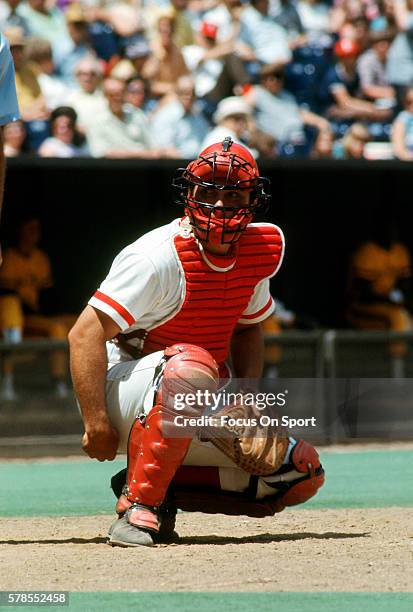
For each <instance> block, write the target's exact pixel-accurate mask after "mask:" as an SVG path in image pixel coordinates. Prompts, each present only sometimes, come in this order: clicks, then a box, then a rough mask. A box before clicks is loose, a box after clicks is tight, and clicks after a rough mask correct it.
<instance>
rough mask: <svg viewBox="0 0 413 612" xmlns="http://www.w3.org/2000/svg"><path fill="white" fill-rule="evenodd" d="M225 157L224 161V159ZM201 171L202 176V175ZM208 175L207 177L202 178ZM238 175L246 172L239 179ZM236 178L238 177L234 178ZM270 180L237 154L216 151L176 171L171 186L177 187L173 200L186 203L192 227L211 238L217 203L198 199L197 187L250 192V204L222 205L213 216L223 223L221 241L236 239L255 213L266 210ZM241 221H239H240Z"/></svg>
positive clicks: (229, 241) (183, 204) (215, 219)
mask: <svg viewBox="0 0 413 612" xmlns="http://www.w3.org/2000/svg"><path fill="white" fill-rule="evenodd" d="M223 157H224V161H223V159H222V158H223ZM197 170H198V173H199V174H200V175H201V176H199V175H198V174H197ZM202 174H205V175H206V176H205V178H204V177H202ZM234 174H235V175H241V176H242V175H244V176H246V178H242V179H238V178H236V177H234ZM234 179H236V180H234ZM269 185H270V181H269V180H268V179H267V178H265V177H262V176H257V175H256V168H254V166H253V165H252V164H251V163H250V162H249V161H248V160H245V159H244V158H243V157H241V156H239V155H237V154H236V153H229V154H226V152H223V153H217V152H216V151H215V152H213V153H211V154H209V155H200V156H199V158H198V159H196V160H195V161H194V162H192V163H191V164H190V165H189V166H188V167H187V168H178V169H177V170H176V172H175V175H174V178H173V181H172V187H173V188H174V190H175V194H176V195H175V198H174V203H175V204H179V205H181V206H184V207H185V209H186V214H187V215H188V217H189V219H190V223H191V225H192V227H193V228H194V229H195V230H197V231H198V232H202V233H203V234H205V238H204V239H205V240H208V236H209V232H210V230H211V225H212V220H213V219H212V213H213V212H214V211H216V207H215V204H211V203H209V202H204V201H202V200H198V199H195V197H194V195H195V194H194V191H195V187H197V186H198V187H202V188H204V189H214V190H217V191H233V190H241V191H247V190H248V191H250V203H249V204H248V205H247V206H222V207H219V213H220V216H219V217H218V216H217V215H216V214H215V215H214V224H215V225H217V223H218V224H221V226H222V233H221V243H222V244H231V243H232V242H236V241H237V240H238V239H239V238H240V236H241V233H242V232H243V231H244V230H245V228H246V227H247V225H248V223H250V222H251V220H252V216H253V215H254V214H255V213H256V212H257V211H258V210H262V209H266V208H267V206H268V203H269V201H270V199H271V195H270V194H269V193H268V192H267V191H266V188H268V187H269ZM237 222H238V223H237Z"/></svg>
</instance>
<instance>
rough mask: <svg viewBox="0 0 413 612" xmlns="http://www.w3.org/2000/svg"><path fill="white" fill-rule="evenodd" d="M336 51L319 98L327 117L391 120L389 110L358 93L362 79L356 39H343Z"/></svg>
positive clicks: (339, 119)
mask: <svg viewBox="0 0 413 612" xmlns="http://www.w3.org/2000/svg"><path fill="white" fill-rule="evenodd" d="M334 51H335V55H336V58H337V59H338V61H337V63H336V64H335V66H332V67H331V68H329V69H328V70H327V72H326V74H325V75H324V78H323V79H322V82H321V85H320V100H321V102H322V104H323V106H324V108H325V112H326V113H327V116H328V117H330V118H332V119H336V120H338V121H341V120H350V121H351V120H356V119H362V120H363V119H367V120H371V121H386V120H387V119H389V118H390V116H391V111H390V110H389V109H379V108H377V107H376V106H375V105H374V104H373V103H372V102H368V101H366V100H362V99H361V98H360V96H359V86H360V82H359V77H358V74H357V70H356V66H357V58H358V55H359V53H360V47H359V45H358V44H357V43H356V42H355V41H353V40H350V39H342V40H339V41H338V42H337V43H336V45H335V47H334Z"/></svg>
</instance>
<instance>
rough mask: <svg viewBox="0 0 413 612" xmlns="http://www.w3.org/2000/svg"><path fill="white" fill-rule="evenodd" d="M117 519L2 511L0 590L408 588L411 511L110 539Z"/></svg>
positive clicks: (344, 513)
mask: <svg viewBox="0 0 413 612" xmlns="http://www.w3.org/2000/svg"><path fill="white" fill-rule="evenodd" d="M112 518H113V517H110V516H94V517H57V518H56V517H53V518H30V519H27V518H20V519H7V518H6V519H5V518H3V519H2V538H1V541H0V559H1V561H0V584H1V589H3V590H15V589H19V590H68V591H411V586H412V584H413V568H412V563H411V561H412V546H413V509H412V508H391V507H389V508H384V509H383V508H381V509H368V510H366V509H351V510H350V509H345V510H290V511H288V512H284V513H283V514H280V515H278V516H276V517H274V518H266V519H248V518H246V517H224V516H222V515H217V516H210V515H203V514H180V515H179V517H178V531H179V533H180V536H181V542H180V543H179V544H174V545H168V546H166V545H162V546H157V547H155V548H151V549H147V548H139V549H124V548H112V547H110V546H108V545H107V544H106V543H105V542H106V538H105V534H106V530H107V527H108V525H109V524H110V522H111V520H112Z"/></svg>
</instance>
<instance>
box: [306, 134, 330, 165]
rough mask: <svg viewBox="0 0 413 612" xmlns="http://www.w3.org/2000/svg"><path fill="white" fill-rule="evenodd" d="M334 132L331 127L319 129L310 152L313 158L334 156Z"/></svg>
mask: <svg viewBox="0 0 413 612" xmlns="http://www.w3.org/2000/svg"><path fill="white" fill-rule="evenodd" d="M333 143H334V134H333V130H332V129H331V128H325V129H323V130H319V131H318V133H317V136H316V139H315V141H314V145H313V148H312V150H311V153H310V157H311V158H312V159H331V158H332V157H333Z"/></svg>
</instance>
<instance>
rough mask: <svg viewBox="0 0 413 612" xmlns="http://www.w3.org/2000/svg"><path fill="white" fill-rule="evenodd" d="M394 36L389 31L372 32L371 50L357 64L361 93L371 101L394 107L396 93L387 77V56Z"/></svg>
mask: <svg viewBox="0 0 413 612" xmlns="http://www.w3.org/2000/svg"><path fill="white" fill-rule="evenodd" d="M392 40H393V34H392V32H390V31H389V30H379V31H373V32H370V42H371V48H370V49H368V50H367V51H365V52H364V53H363V54H362V55H361V56H360V58H359V60H358V62H357V73H358V76H359V79H360V87H361V91H362V93H363V95H364V97H365V98H367V99H368V100H371V101H373V102H374V101H375V100H381V101H383V102H382V104H384V102H385V101H387V103H388V105H389V106H390V107H391V106H394V104H395V95H396V92H395V90H394V87H392V86H391V85H390V84H389V81H388V79H387V75H386V64H387V56H388V52H389V48H390V44H391V41H392Z"/></svg>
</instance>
